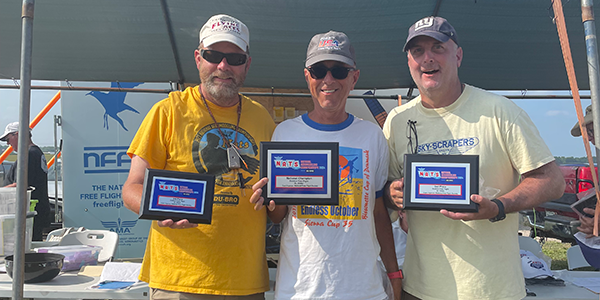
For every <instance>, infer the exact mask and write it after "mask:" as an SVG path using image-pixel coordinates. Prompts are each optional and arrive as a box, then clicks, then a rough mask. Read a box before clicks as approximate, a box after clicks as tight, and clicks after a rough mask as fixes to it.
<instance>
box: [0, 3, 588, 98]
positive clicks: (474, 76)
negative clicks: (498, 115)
mask: <svg viewBox="0 0 600 300" xmlns="http://www.w3.org/2000/svg"><path fill="white" fill-rule="evenodd" d="M21 4H22V3H21V1H18V0H17V1H15V0H0V78H5V79H11V78H18V77H19V67H20V47H21ZM551 5H552V3H551V1H549V0H548V1H539V0H538V1H522V0H452V1H451V0H446V1H442V0H438V1H432V0H388V1H382V0H369V1H364V0H360V1H358V0H344V1H340V0H318V1H313V0H302V1H294V0H289V1H268V0H252V1H247V0H219V1H200V0H125V1H124V0H101V1H98V0H53V1H37V2H36V3H35V11H34V21H33V26H34V30H33V57H32V78H33V79H36V80H69V81H121V82H180V83H198V82H199V78H198V71H197V69H196V66H195V63H194V60H193V51H194V49H195V48H196V47H198V31H199V29H200V27H201V26H202V25H203V24H204V23H205V22H206V21H207V20H208V18H209V17H210V16H212V15H215V14H219V13H225V14H229V15H232V16H234V17H236V18H238V19H240V20H242V21H243V22H244V23H245V24H246V25H247V26H248V27H249V29H250V54H251V56H252V64H251V67H250V72H249V74H248V77H247V79H246V83H245V86H247V87H263V88H271V87H273V88H275V89H277V88H306V82H305V81H304V76H303V70H302V69H303V66H304V59H305V56H306V48H307V46H308V42H309V40H310V38H311V37H312V36H313V35H315V34H316V33H322V32H327V31H329V30H337V31H343V32H345V33H346V34H347V35H348V36H349V37H350V40H351V41H352V43H353V44H354V47H355V49H356V55H357V66H358V68H359V69H360V70H361V77H360V79H359V81H358V83H357V86H356V88H359V89H373V88H378V89H381V88H406V87H410V86H412V85H413V82H412V79H411V77H410V73H409V70H408V67H407V64H406V54H405V53H403V52H402V46H403V45H404V42H405V39H406V36H407V31H408V28H409V27H410V25H411V24H412V23H414V22H415V21H417V20H419V19H421V18H423V17H426V16H430V15H439V16H442V17H444V18H446V19H448V21H450V23H451V24H452V25H453V26H454V27H455V28H456V30H457V32H458V39H459V43H460V46H462V47H463V50H464V59H463V63H462V66H461V68H460V69H459V73H460V76H461V79H462V80H463V81H464V82H467V83H469V84H472V85H475V86H478V87H482V88H486V89H492V90H525V89H528V90H561V89H562V90H565V89H569V85H568V81H567V76H566V72H565V67H564V63H563V60H562V54H561V49H560V44H559V40H558V35H557V32H556V26H555V25H554V23H553V19H552V18H553V12H552V7H551ZM594 10H595V12H596V13H597V12H598V11H599V9H598V8H597V6H596V8H595V9H594ZM564 12H565V18H566V22H567V27H568V33H569V38H570V42H571V49H572V55H573V60H574V63H575V70H576V73H577V75H578V84H579V88H580V89H588V88H589V83H588V79H587V77H588V76H587V74H588V73H587V72H588V71H587V66H586V50H585V41H584V33H583V26H582V21H581V7H580V2H579V1H568V2H566V3H564Z"/></svg>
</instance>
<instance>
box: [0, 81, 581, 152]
mask: <svg viewBox="0 0 600 300" xmlns="http://www.w3.org/2000/svg"><path fill="white" fill-rule="evenodd" d="M12 84H14V83H13V81H12V80H0V85H12ZM32 85H33V86H48V85H55V86H56V85H60V83H59V82H52V81H33V82H32ZM56 93H57V91H52V90H32V91H31V113H30V120H32V119H33V118H34V117H35V116H36V115H37V114H38V113H39V112H40V111H41V110H42V108H43V107H44V106H45V105H46V104H47V103H48V102H49V101H50V100H51V99H52V97H53V96H54V95H55V94H56ZM356 93H362V91H354V92H353V94H356ZM398 93H403V91H398V90H388V91H380V90H378V91H376V94H377V95H384V94H398ZM404 93H405V92H404ZM502 93H503V94H505V95H506V94H511V95H520V94H521V92H520V91H515V92H512V93H511V92H502ZM528 93H530V94H534V93H537V94H540V93H541V94H548V93H549V92H528ZM553 93H555V94H556V92H553ZM559 93H560V94H563V95H564V94H566V95H568V93H569V92H568V91H567V92H562V93H561V92H559ZM581 93H582V95H584V94H585V93H584V92H581ZM588 95H589V93H588ZM513 101H514V102H515V103H516V104H517V105H518V106H520V107H521V108H523V110H525V112H527V114H528V115H529V117H531V119H532V121H533V123H534V124H535V125H536V126H537V128H538V130H539V132H540V134H541V136H542V138H543V139H544V141H545V142H546V144H547V145H548V147H549V148H550V151H552V154H554V156H574V157H582V156H585V148H584V144H583V141H582V139H581V137H578V138H575V137H572V136H571V134H570V131H571V128H572V127H573V125H575V123H576V122H577V116H576V113H575V106H574V102H573V100H572V99H518V100H517V99H513ZM381 102H382V104H383V106H384V108H385V109H386V110H388V111H389V110H390V109H391V108H393V107H394V106H395V105H396V101H395V100H381ZM581 102H582V106H583V109H584V110H585V107H587V106H588V105H589V104H590V103H591V101H590V100H589V99H583V100H582V101H581ZM0 104H1V107H2V108H1V113H0V130H1V132H4V128H5V127H6V125H7V124H8V123H10V122H14V121H18V120H19V90H18V89H0ZM60 105H61V101H58V102H57V103H56V105H55V107H54V108H52V109H51V110H50V111H49V112H48V114H47V115H46V116H45V117H44V118H43V119H42V121H40V123H39V124H38V125H37V126H36V128H34V129H33V131H32V135H33V142H34V143H36V144H37V145H39V146H54V127H53V122H54V115H60V112H61V110H60ZM348 110H349V111H350V112H352V113H353V114H356V115H358V116H360V117H362V118H365V119H368V118H370V119H371V120H373V118H372V117H370V113H368V111H366V106H365V105H364V102H363V101H362V100H359V99H357V100H352V101H349V106H348ZM58 138H59V141H60V127H59V128H58ZM58 144H59V142H58ZM592 151H593V148H592Z"/></svg>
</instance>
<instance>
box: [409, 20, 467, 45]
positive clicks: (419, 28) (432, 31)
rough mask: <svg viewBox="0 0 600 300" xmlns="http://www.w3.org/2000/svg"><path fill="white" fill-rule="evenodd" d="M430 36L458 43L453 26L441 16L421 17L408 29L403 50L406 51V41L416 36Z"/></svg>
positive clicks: (442, 40)
mask: <svg viewBox="0 0 600 300" xmlns="http://www.w3.org/2000/svg"><path fill="white" fill-rule="evenodd" d="M422 35H425V36H428V37H432V38H434V39H436V40H438V41H440V42H442V43H445V42H447V41H448V40H453V41H454V43H456V45H458V36H457V34H456V30H454V27H452V25H450V23H448V21H447V20H446V19H444V18H442V17H434V16H431V17H426V18H423V19H421V20H419V21H417V22H415V24H413V25H412V26H410V28H409V29H408V38H406V43H405V44H404V52H406V51H408V43H409V42H410V41H411V40H412V39H414V38H416V37H418V36H422Z"/></svg>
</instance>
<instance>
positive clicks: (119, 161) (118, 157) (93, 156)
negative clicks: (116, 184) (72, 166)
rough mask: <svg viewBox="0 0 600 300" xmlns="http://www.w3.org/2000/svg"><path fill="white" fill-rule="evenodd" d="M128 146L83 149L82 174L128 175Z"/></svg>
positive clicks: (129, 162)
mask: <svg viewBox="0 0 600 300" xmlns="http://www.w3.org/2000/svg"><path fill="white" fill-rule="evenodd" d="M128 148H129V146H107V147H83V173H84V174H98V173H104V174H105V173H128V172H129V166H130V165H131V159H130V158H129V156H128V155H127V149H128Z"/></svg>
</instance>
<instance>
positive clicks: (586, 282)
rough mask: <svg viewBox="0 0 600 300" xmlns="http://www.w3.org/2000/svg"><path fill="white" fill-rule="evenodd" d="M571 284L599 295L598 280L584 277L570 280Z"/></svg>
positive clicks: (599, 286) (599, 285) (599, 284)
mask: <svg viewBox="0 0 600 300" xmlns="http://www.w3.org/2000/svg"><path fill="white" fill-rule="evenodd" d="M571 283H572V284H574V285H576V286H580V287H584V288H586V289H588V290H590V291H592V292H594V293H596V294H598V293H600V282H598V278H585V277H574V278H573V279H571Z"/></svg>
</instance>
